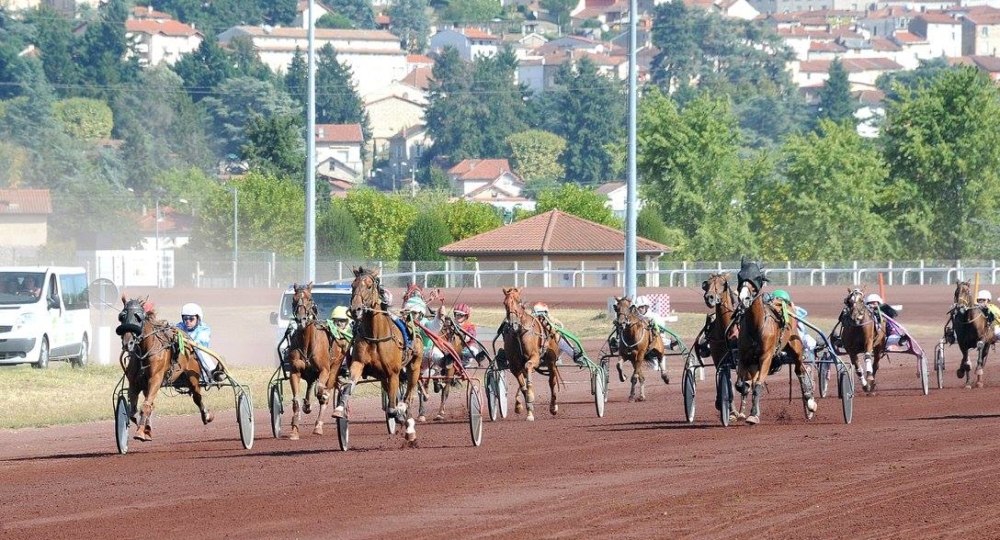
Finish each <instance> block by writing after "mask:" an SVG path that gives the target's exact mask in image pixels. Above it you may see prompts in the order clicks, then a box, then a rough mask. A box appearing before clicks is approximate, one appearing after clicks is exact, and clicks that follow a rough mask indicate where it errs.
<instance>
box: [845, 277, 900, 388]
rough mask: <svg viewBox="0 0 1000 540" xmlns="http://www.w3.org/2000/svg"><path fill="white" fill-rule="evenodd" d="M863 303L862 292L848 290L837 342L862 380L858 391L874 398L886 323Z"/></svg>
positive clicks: (885, 333)
mask: <svg viewBox="0 0 1000 540" xmlns="http://www.w3.org/2000/svg"><path fill="white" fill-rule="evenodd" d="M864 299H865V292H864V290H859V289H851V288H848V289H847V297H846V298H844V312H843V314H842V315H841V317H840V323H841V325H842V326H843V330H842V331H841V334H840V339H841V343H842V345H843V347H844V351H846V352H847V354H848V355H850V357H851V364H853V365H854V370H855V371H856V372H857V374H858V377H860V378H861V387H862V388H863V389H864V390H865V391H866V392H868V393H870V394H874V393H875V387H876V383H875V375H877V374H878V362H879V360H880V359H881V358H882V357H883V356H885V349H886V338H887V336H888V334H887V332H886V322H885V319H884V318H882V317H880V316H877V315H876V313H874V311H872V308H870V307H868V306H867V305H866V304H865V300H864ZM859 354H863V355H864V360H865V362H864V366H863V367H862V365H861V364H860V363H859V361H858V355H859Z"/></svg>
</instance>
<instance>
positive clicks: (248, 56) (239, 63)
mask: <svg viewBox="0 0 1000 540" xmlns="http://www.w3.org/2000/svg"><path fill="white" fill-rule="evenodd" d="M229 61H230V62H231V63H232V65H233V69H234V71H235V73H234V75H235V76H237V77H252V78H254V79H257V80H261V81H270V80H272V79H274V73H272V72H271V68H269V67H267V64H265V63H264V62H263V61H261V59H260V55H259V54H258V53H257V48H256V46H254V44H253V39H251V38H250V37H249V36H236V37H234V38H233V39H231V40H229Z"/></svg>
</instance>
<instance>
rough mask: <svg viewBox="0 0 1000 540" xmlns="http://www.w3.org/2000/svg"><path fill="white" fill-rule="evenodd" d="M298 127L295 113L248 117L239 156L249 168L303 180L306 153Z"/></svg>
mask: <svg viewBox="0 0 1000 540" xmlns="http://www.w3.org/2000/svg"><path fill="white" fill-rule="evenodd" d="M301 129H302V123H301V117H300V116H298V115H293V114H285V115H276V116H271V117H268V118H265V117H263V116H260V115H257V116H252V117H251V118H250V120H249V122H248V123H247V126H246V143H244V144H243V146H241V147H240V157H241V158H242V159H244V160H246V161H247V162H248V163H250V166H251V168H253V169H257V170H262V171H265V172H266V173H268V174H272V175H274V176H277V177H283V178H293V179H296V180H299V179H304V178H305V162H306V153H305V141H303V139H302V135H301Z"/></svg>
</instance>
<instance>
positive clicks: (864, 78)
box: [792, 58, 903, 90]
mask: <svg viewBox="0 0 1000 540" xmlns="http://www.w3.org/2000/svg"><path fill="white" fill-rule="evenodd" d="M831 63H832V62H831V61H830V60H809V61H805V62H793V63H792V80H793V81H794V82H795V84H796V85H797V86H799V87H806V86H814V85H817V84H819V83H821V82H824V81H826V80H827V79H828V78H829V75H830V64H831ZM841 64H842V65H843V66H844V70H845V71H847V79H848V80H849V81H850V83H851V89H852V90H867V89H871V88H874V87H875V81H876V80H877V79H878V77H879V76H880V75H882V74H883V73H890V72H894V71H901V70H902V69H903V66H901V65H899V63H897V62H895V61H893V60H890V59H888V58H842V59H841Z"/></svg>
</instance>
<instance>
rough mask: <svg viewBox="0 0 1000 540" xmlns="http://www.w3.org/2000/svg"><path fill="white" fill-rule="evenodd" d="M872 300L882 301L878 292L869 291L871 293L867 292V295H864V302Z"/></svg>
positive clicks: (869, 302)
mask: <svg viewBox="0 0 1000 540" xmlns="http://www.w3.org/2000/svg"><path fill="white" fill-rule="evenodd" d="M872 302H878V303H879V304H881V303H882V297H881V296H879V295H878V293H871V294H869V295H868V296H866V297H865V303H866V304H871V303H872Z"/></svg>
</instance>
